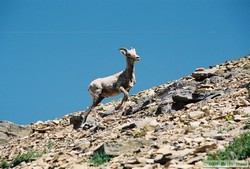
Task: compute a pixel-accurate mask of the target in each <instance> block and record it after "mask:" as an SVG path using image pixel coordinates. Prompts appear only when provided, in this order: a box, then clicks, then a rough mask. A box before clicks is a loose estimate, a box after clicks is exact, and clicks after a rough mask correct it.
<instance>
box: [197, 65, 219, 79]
mask: <svg viewBox="0 0 250 169" xmlns="http://www.w3.org/2000/svg"><path fill="white" fill-rule="evenodd" d="M216 75H218V69H217V68H212V69H204V68H202V69H201V68H200V69H196V70H195V72H194V73H192V76H193V77H194V78H195V80H197V81H202V80H204V79H206V78H209V77H212V76H216Z"/></svg>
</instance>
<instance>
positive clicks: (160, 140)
mask: <svg viewBox="0 0 250 169" xmlns="http://www.w3.org/2000/svg"><path fill="white" fill-rule="evenodd" d="M249 88H250V55H248V56H245V57H243V58H240V59H237V60H233V61H228V62H225V63H224V64H221V65H216V66H212V67H210V68H207V69H204V68H197V69H196V70H195V71H194V73H192V74H191V75H189V76H186V77H184V78H181V79H179V80H176V81H173V82H169V83H167V84H164V85H161V86H156V87H153V88H151V89H149V90H145V91H141V92H140V93H138V94H136V95H132V96H130V97H129V101H128V102H127V103H126V107H125V108H124V109H122V110H114V107H115V105H117V104H118V103H119V101H120V100H118V101H113V102H110V103H108V104H101V105H99V106H98V107H96V108H95V113H94V112H92V113H91V114H90V117H89V118H88V123H87V125H86V126H85V128H84V129H77V130H76V128H77V121H76V120H74V119H75V118H74V117H75V116H77V115H79V114H80V112H76V113H72V114H69V115H66V116H65V117H62V118H59V119H56V120H51V121H46V122H37V123H35V124H32V125H29V126H27V127H26V128H29V129H31V130H32V131H31V132H30V134H29V135H27V136H26V137H22V138H16V139H12V140H10V141H9V142H8V143H5V144H3V145H1V146H0V154H1V156H0V162H1V161H3V160H4V161H12V160H13V159H14V158H15V157H17V155H20V154H24V153H26V152H28V151H30V150H32V151H34V152H43V153H42V154H41V157H37V158H34V159H32V160H31V161H30V162H22V163H21V164H20V165H18V166H16V167H15V168H36V169H40V168H100V166H98V167H97V166H94V165H93V164H92V163H91V162H90V157H91V155H92V154H93V153H95V152H97V151H99V152H105V153H106V154H108V155H110V156H112V158H111V160H110V161H109V162H107V163H105V164H104V165H102V167H101V168H114V169H115V168H173V169H174V168H202V165H203V163H202V161H203V159H205V158H206V156H207V154H208V153H209V152H212V151H215V150H217V149H222V148H224V147H225V146H226V145H228V143H229V142H230V141H232V139H233V138H234V137H236V136H238V135H239V134H241V133H244V132H246V131H248V126H249V117H250V102H249V101H250V99H249V98H250V97H249V95H250V94H249ZM228 117H230V118H228ZM71 123H74V124H71ZM74 128H75V129H74Z"/></svg>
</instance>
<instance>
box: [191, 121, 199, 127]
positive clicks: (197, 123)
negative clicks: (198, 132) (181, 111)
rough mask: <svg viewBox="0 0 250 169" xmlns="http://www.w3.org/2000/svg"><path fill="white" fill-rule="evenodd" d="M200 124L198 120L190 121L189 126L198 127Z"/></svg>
mask: <svg viewBox="0 0 250 169" xmlns="http://www.w3.org/2000/svg"><path fill="white" fill-rule="evenodd" d="M200 124H201V122H200V121H194V122H190V126H191V127H194V128H197V127H199V126H200Z"/></svg>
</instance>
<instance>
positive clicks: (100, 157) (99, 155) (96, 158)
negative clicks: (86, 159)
mask: <svg viewBox="0 0 250 169" xmlns="http://www.w3.org/2000/svg"><path fill="white" fill-rule="evenodd" d="M110 159H111V157H110V156H109V155H107V154H106V153H104V152H95V153H94V154H93V156H92V157H91V159H90V161H91V163H93V164H94V165H97V166H99V165H102V164H104V163H106V162H108V161H109V160H110Z"/></svg>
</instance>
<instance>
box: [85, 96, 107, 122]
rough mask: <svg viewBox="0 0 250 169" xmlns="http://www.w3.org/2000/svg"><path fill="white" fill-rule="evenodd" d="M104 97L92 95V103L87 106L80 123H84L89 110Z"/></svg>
mask: <svg viewBox="0 0 250 169" xmlns="http://www.w3.org/2000/svg"><path fill="white" fill-rule="evenodd" d="M103 99H104V97H102V96H98V97H93V103H92V105H91V106H90V107H89V108H88V110H87V111H86V112H85V113H84V114H83V120H82V125H81V126H83V125H84V123H85V122H86V121H87V117H88V115H89V113H90V112H91V110H92V109H93V108H94V107H96V106H97V105H98V104H99V103H100V102H101V101H102V100H103Z"/></svg>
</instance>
